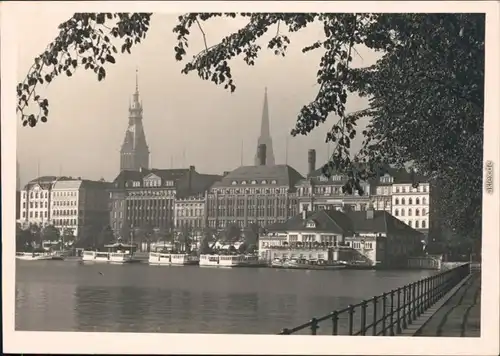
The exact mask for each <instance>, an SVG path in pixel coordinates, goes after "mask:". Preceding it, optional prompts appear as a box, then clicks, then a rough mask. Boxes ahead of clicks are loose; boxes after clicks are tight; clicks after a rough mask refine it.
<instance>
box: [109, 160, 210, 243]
mask: <svg viewBox="0 0 500 356" xmlns="http://www.w3.org/2000/svg"><path fill="white" fill-rule="evenodd" d="M214 179H216V178H214V176H212V175H205V174H200V173H198V172H196V170H195V167H194V166H191V167H189V168H188V169H187V168H186V169H185V168H183V169H150V170H149V169H144V168H141V169H139V170H138V171H129V170H124V171H122V172H120V174H119V175H118V176H117V177H116V178H115V180H114V182H113V184H112V187H111V189H110V197H111V212H110V214H111V216H110V220H111V227H112V229H113V231H114V232H115V234H117V235H120V236H122V238H128V237H129V234H130V231H131V229H141V228H144V229H148V230H157V231H158V230H159V231H161V232H168V231H173V230H174V228H175V202H176V197H177V194H178V193H179V196H181V197H188V196H190V193H189V192H190V191H195V192H199V191H200V190H203V187H208V186H210V184H212V183H213V182H214Z"/></svg>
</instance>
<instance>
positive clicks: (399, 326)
mask: <svg viewBox="0 0 500 356" xmlns="http://www.w3.org/2000/svg"><path fill="white" fill-rule="evenodd" d="M396 293H397V294H398V309H397V310H396V318H397V324H396V334H401V288H398V289H397V290H396Z"/></svg>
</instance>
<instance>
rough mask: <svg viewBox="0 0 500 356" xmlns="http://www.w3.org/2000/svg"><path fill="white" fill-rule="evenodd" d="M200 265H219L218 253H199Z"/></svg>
mask: <svg viewBox="0 0 500 356" xmlns="http://www.w3.org/2000/svg"><path fill="white" fill-rule="evenodd" d="M200 267H219V255H200Z"/></svg>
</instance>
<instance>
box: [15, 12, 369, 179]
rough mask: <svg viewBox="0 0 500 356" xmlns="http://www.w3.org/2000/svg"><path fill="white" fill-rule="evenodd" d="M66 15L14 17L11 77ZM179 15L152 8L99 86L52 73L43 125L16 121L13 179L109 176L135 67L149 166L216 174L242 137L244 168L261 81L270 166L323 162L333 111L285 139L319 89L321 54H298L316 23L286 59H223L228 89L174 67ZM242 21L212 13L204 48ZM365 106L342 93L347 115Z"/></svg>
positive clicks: (194, 47)
mask: <svg viewBox="0 0 500 356" xmlns="http://www.w3.org/2000/svg"><path fill="white" fill-rule="evenodd" d="M38 4H40V3H38ZM71 15H72V13H71V12H68V11H66V12H64V11H54V7H51V8H50V9H48V8H44V7H43V6H33V7H26V12H25V16H23V17H20V18H19V20H18V22H17V23H18V26H19V28H18V33H17V36H18V40H17V41H18V44H19V47H18V68H17V75H18V79H19V81H22V80H23V79H24V77H25V75H26V73H27V70H28V69H29V67H30V66H31V64H32V63H33V59H34V57H35V56H37V55H38V54H40V53H41V52H43V50H44V48H45V47H46V46H47V45H48V44H49V42H50V41H51V40H52V39H54V38H55V36H56V35H57V33H58V29H57V26H58V25H59V23H61V22H62V21H65V20H66V19H68V18H69V17H70V16H71ZM178 15H179V14H165V13H157V14H154V15H153V17H152V20H151V28H150V30H149V31H148V34H147V38H146V39H145V40H144V41H143V42H142V43H141V44H139V45H137V46H136V47H134V48H133V49H132V53H131V54H122V55H118V56H116V64H114V65H110V66H108V67H107V76H106V79H105V80H104V81H102V82H98V81H97V78H96V75H95V74H94V73H93V72H91V71H85V70H83V68H82V69H79V70H78V71H77V72H76V73H75V75H73V76H72V77H71V78H68V77H66V76H61V77H58V78H56V79H55V80H54V81H53V82H52V83H50V85H48V86H46V87H45V88H43V90H41V93H42V94H43V95H45V96H46V97H47V98H48V99H49V102H50V114H49V120H48V122H47V123H40V124H38V125H37V126H36V127H35V128H30V127H23V126H22V125H21V122H19V125H18V141H17V145H18V151H17V152H18V160H19V163H20V176H21V184H23V185H24V184H25V183H26V182H28V181H29V180H31V179H34V178H35V177H36V176H37V174H38V173H39V174H40V175H59V174H62V175H67V176H73V177H82V178H87V179H100V178H104V179H106V180H113V179H114V178H115V177H116V176H117V174H118V173H119V162H120V159H119V150H120V146H121V144H122V142H123V138H124V135H125V130H126V128H127V123H128V104H129V100H130V98H131V96H132V94H133V92H134V90H135V70H136V68H138V73H139V91H140V96H141V99H142V102H143V107H144V112H143V117H144V118H143V123H144V127H145V132H146V138H147V141H148V145H149V148H150V151H151V166H152V167H153V168H170V167H171V162H172V161H173V168H183V167H188V166H190V165H193V166H195V167H196V170H197V171H198V172H200V173H210V174H221V173H222V172H223V171H231V170H233V169H235V168H237V167H238V166H240V162H241V147H242V143H243V164H244V165H251V164H253V160H254V155H255V152H256V149H257V147H256V146H257V139H258V136H259V130H260V120H261V116H262V105H263V99H264V90H265V87H267V90H268V99H269V114H270V123H271V124H270V126H271V135H272V138H273V146H274V154H275V157H276V163H277V164H284V163H285V161H286V157H288V160H287V163H288V164H289V165H291V166H293V167H294V168H295V169H297V170H298V171H299V172H301V173H302V174H305V173H306V170H307V150H308V149H311V148H314V149H316V152H317V153H316V155H317V167H319V165H320V164H321V163H323V162H324V161H326V159H327V154H328V151H329V149H328V146H327V144H326V143H325V137H326V132H327V131H328V129H329V128H330V127H331V125H332V124H333V123H334V122H335V121H336V120H335V117H330V118H329V120H328V121H327V122H326V123H325V124H323V125H322V126H320V127H319V128H316V129H315V130H314V131H313V132H312V133H310V134H309V135H308V136H300V137H291V136H290V135H289V133H290V130H291V129H292V128H293V127H294V124H295V121H296V118H297V114H298V113H299V111H300V108H301V107H302V106H303V105H305V104H307V103H309V101H310V100H312V99H313V98H314V96H315V95H316V93H317V91H318V89H319V86H318V85H317V84H316V72H317V70H318V64H319V60H320V57H321V54H322V52H321V50H317V51H315V52H313V53H307V54H303V53H302V52H301V49H302V48H303V47H305V46H307V45H310V44H312V43H313V42H315V41H317V40H318V39H320V38H322V27H321V25H319V24H317V25H313V26H311V27H310V28H307V29H306V30H303V31H301V32H299V33H294V34H292V35H291V36H290V39H291V41H292V43H291V45H290V46H289V49H288V53H287V56H286V57H284V58H283V57H278V56H275V55H274V54H273V53H272V52H270V51H267V50H265V49H263V51H262V52H261V54H260V56H259V58H258V59H257V62H256V65H255V66H252V67H249V66H247V65H246V64H245V63H244V61H243V59H242V58H237V59H235V60H233V61H232V62H230V66H231V69H232V73H233V79H234V80H235V83H236V86H237V88H236V91H235V92H234V93H230V92H228V91H226V90H224V89H223V87H222V86H216V85H215V84H214V83H212V82H208V81H203V80H201V79H200V78H199V77H198V76H197V75H196V73H190V74H188V75H185V74H182V73H181V69H182V68H183V66H184V62H177V61H176V60H175V58H174V50H173V48H174V46H175V45H176V35H175V34H174V33H173V31H172V29H173V27H174V26H175V24H176V22H177V17H178ZM247 21H248V20H247V19H214V20H211V21H209V22H206V23H204V24H203V30H204V32H205V33H206V37H207V42H208V45H209V46H210V45H212V44H215V43H217V42H218V41H219V40H220V39H221V38H223V37H224V36H227V35H228V34H230V33H232V32H234V31H236V30H238V29H239V28H241V27H243V26H244V25H245V24H246V22H247ZM33 28H36V31H33V30H32V29H33ZM270 32H273V31H270ZM270 32H269V33H268V34H269V35H270V36H272V34H271V33H270ZM265 38H268V39H269V36H267V37H265ZM264 41H265V39H264V40H263V41H261V42H260V43H265V42H264ZM203 47H204V45H203V37H202V34H201V32H198V31H197V30H196V29H195V28H193V31H192V34H191V37H190V46H189V50H190V52H188V58H190V57H191V56H192V55H194V54H195V53H197V52H198V51H200V50H201V49H203ZM358 52H359V56H358V55H356V56H355V58H354V65H355V66H367V65H371V64H372V63H373V62H374V61H375V59H376V58H377V57H376V54H374V53H372V52H371V51H370V50H368V49H366V48H358ZM44 85H45V84H44ZM366 106H367V101H366V100H365V99H361V98H359V97H357V96H354V95H352V96H351V97H349V99H348V103H347V108H348V111H355V110H359V109H363V108H365V107H366ZM19 121H20V120H19ZM287 136H288V137H289V138H288V145H287V138H286V137H287ZM360 142H361V139H358V140H356V141H355V144H354V145H353V146H354V147H359V143H360ZM287 146H288V155H287V154H286V151H287V149H286V147H287Z"/></svg>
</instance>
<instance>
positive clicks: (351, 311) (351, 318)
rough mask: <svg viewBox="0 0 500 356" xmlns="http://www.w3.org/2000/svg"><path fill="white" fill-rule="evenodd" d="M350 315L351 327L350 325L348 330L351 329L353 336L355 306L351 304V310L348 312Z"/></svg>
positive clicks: (350, 332)
mask: <svg viewBox="0 0 500 356" xmlns="http://www.w3.org/2000/svg"><path fill="white" fill-rule="evenodd" d="M348 314H349V325H348V328H349V331H348V332H349V335H352V334H353V327H354V306H353V305H352V304H351V305H349V310H348Z"/></svg>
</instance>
